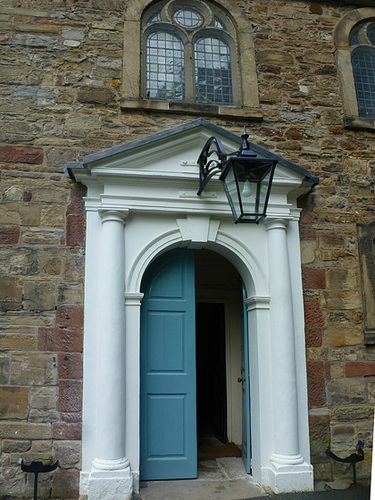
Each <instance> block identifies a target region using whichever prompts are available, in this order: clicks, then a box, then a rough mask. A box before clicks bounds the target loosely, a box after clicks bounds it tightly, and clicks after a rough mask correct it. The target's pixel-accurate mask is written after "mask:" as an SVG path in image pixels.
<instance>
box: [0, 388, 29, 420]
mask: <svg viewBox="0 0 375 500" xmlns="http://www.w3.org/2000/svg"><path fill="white" fill-rule="evenodd" d="M28 397H29V389H28V388H27V387H0V419H3V420H4V419H20V420H22V419H25V418H27V403H28Z"/></svg>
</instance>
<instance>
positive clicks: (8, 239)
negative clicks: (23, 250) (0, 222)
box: [0, 226, 20, 245]
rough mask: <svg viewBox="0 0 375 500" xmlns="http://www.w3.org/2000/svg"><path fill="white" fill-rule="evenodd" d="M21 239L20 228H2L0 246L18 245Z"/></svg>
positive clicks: (0, 229) (0, 230)
mask: <svg viewBox="0 0 375 500" xmlns="http://www.w3.org/2000/svg"><path fill="white" fill-rule="evenodd" d="M19 239H20V228H19V226H0V245H16V244H17V243H18V240H19Z"/></svg>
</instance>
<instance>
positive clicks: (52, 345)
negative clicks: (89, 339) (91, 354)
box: [38, 327, 83, 352]
mask: <svg viewBox="0 0 375 500" xmlns="http://www.w3.org/2000/svg"><path fill="white" fill-rule="evenodd" d="M38 347H39V349H40V350H41V351H54V352H59V351H64V352H82V349H83V332H82V330H81V329H78V328H66V329H65V328H44V327H41V328H39V333H38Z"/></svg>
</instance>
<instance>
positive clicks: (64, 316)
mask: <svg viewBox="0 0 375 500" xmlns="http://www.w3.org/2000/svg"><path fill="white" fill-rule="evenodd" d="M56 326H57V327H60V328H69V327H70V328H82V327H83V306H65V305H64V306H59V307H58V308H57V310H56Z"/></svg>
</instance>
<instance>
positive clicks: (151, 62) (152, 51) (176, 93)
mask: <svg viewBox="0 0 375 500" xmlns="http://www.w3.org/2000/svg"><path fill="white" fill-rule="evenodd" d="M147 97H149V98H150V99H167V100H171V101H181V100H184V99H185V77H184V50H183V45H182V42H181V40H179V39H178V37H177V36H174V35H172V34H171V33H168V32H167V33H165V32H163V31H157V32H156V33H152V34H151V35H149V36H148V38H147Z"/></svg>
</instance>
